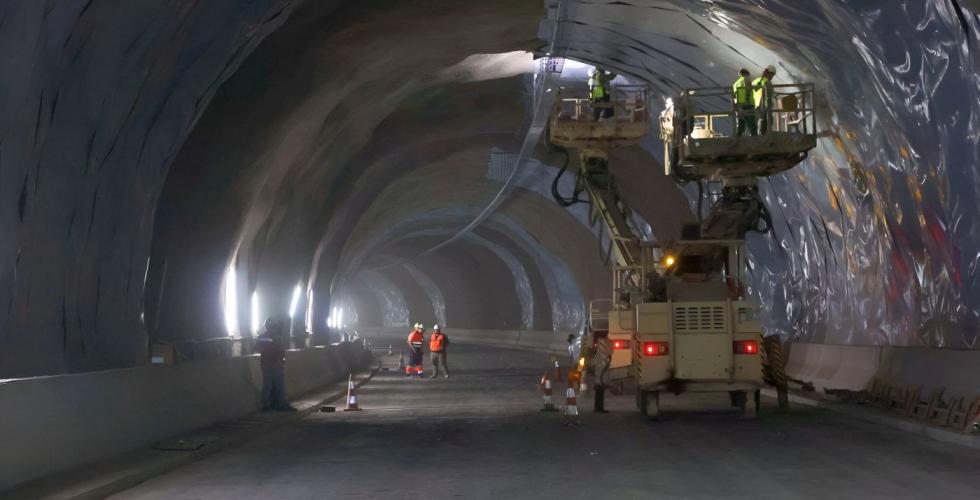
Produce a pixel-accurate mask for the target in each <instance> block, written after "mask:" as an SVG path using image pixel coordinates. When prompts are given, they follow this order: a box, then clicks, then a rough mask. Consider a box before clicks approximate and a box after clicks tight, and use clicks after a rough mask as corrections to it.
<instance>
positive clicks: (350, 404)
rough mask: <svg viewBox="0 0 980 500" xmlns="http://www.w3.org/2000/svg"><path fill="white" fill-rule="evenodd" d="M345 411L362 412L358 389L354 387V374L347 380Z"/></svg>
mask: <svg viewBox="0 0 980 500" xmlns="http://www.w3.org/2000/svg"><path fill="white" fill-rule="evenodd" d="M344 411H361V408H360V407H359V406H357V387H355V386H354V375H353V374H351V375H350V376H349V378H348V379H347V408H344Z"/></svg>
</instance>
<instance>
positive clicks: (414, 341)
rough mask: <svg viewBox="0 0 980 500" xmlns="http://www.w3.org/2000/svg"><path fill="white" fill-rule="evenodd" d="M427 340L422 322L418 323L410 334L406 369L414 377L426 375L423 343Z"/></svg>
mask: <svg viewBox="0 0 980 500" xmlns="http://www.w3.org/2000/svg"><path fill="white" fill-rule="evenodd" d="M424 342H425V328H424V327H423V326H422V325H421V324H416V325H415V329H414V330H412V332H411V333H409V334H408V352H409V353H410V356H409V360H408V367H407V368H406V369H405V374H406V375H411V376H412V377H413V378H422V377H424V376H425V367H424V366H422V355H423V352H422V345H423V343H424Z"/></svg>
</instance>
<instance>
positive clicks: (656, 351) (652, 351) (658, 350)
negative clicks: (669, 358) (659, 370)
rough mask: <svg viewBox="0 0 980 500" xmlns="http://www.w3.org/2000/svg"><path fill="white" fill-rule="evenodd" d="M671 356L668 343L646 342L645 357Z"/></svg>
mask: <svg viewBox="0 0 980 500" xmlns="http://www.w3.org/2000/svg"><path fill="white" fill-rule="evenodd" d="M668 354H670V344H669V343H667V342H644V343H643V355H644V356H666V355H668Z"/></svg>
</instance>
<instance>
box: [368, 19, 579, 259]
mask: <svg viewBox="0 0 980 500" xmlns="http://www.w3.org/2000/svg"><path fill="white" fill-rule="evenodd" d="M577 3H578V0H570V1H559V2H557V3H556V8H555V25H554V29H553V30H552V32H551V40H550V42H549V49H548V52H547V54H548V55H549V57H557V58H564V56H565V54H564V52H563V53H562V54H556V48H557V46H558V40H559V39H560V38H561V36H560V35H561V29H562V25H563V21H567V19H562V16H563V15H566V14H567V12H568V11H569V8H568V4H577ZM571 10H572V11H574V9H571ZM557 76H560V73H554V72H550V71H547V70H539V71H538V73H537V77H536V78H535V81H534V83H535V85H534V100H533V102H532V115H531V122H530V124H529V126H528V129H527V133H526V134H525V135H524V141H523V143H522V144H521V149H520V151H519V152H518V154H517V159H516V160H515V162H514V168H513V170H512V171H511V172H510V175H509V176H508V177H507V180H506V181H505V182H504V185H503V186H501V187H500V190H499V191H497V194H496V195H495V196H494V197H493V199H492V200H490V203H488V204H487V206H486V207H484V208H483V210H482V211H481V212H480V213H479V214H478V215H477V216H476V217H475V218H474V219H473V220H472V221H471V222H470V223H469V224H467V225H466V226H465V227H463V228H462V229H460V230H459V231H457V232H456V234H454V235H452V236H451V237H449V238H448V239H446V240H445V241H443V242H441V243H439V244H437V245H435V246H432V247H430V248H429V249H427V250H425V251H423V252H421V253H419V254H417V255H415V256H412V257H409V258H407V259H403V260H400V261H398V262H394V263H391V264H385V265H382V266H377V267H374V268H371V269H370V270H372V271H377V270H381V269H387V268H390V267H395V266H400V265H402V264H406V263H409V262H411V261H413V260H415V259H417V258H419V257H423V256H425V255H429V254H431V253H433V252H435V251H437V250H439V249H440V248H443V247H445V246H447V245H449V244H451V243H453V242H455V241H457V240H459V239H460V238H462V237H463V236H465V235H466V234H467V233H469V232H470V231H473V230H474V229H476V228H477V227H479V226H480V225H481V224H483V222H484V221H486V220H487V218H488V217H490V216H491V215H492V214H493V212H495V211H496V210H497V208H498V207H499V206H500V204H501V203H503V202H504V201H505V200H507V198H508V197H509V196H510V193H511V192H512V191H513V190H514V187H515V186H516V181H517V179H518V177H519V175H520V174H521V173H522V172H523V171H524V168H525V167H526V166H527V164H528V160H529V159H530V158H531V155H532V153H533V152H534V148H535V147H536V146H537V144H538V141H539V140H541V134H542V133H544V131H545V129H546V128H547V126H548V119H549V118H550V116H551V108H552V106H553V105H554V102H555V98H556V96H557V94H558V92H555V91H554V90H555V89H557V86H556V85H554V82H553V80H554V79H555V78H556V77H557Z"/></svg>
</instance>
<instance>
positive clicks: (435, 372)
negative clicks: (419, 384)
mask: <svg viewBox="0 0 980 500" xmlns="http://www.w3.org/2000/svg"><path fill="white" fill-rule="evenodd" d="M440 367H441V368H442V371H443V373H444V374H445V375H446V376H447V377H448V376H449V366H447V365H446V352H445V351H443V352H434V353H432V378H435V377H438V376H439V368H440Z"/></svg>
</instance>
